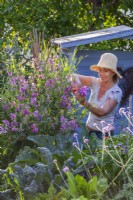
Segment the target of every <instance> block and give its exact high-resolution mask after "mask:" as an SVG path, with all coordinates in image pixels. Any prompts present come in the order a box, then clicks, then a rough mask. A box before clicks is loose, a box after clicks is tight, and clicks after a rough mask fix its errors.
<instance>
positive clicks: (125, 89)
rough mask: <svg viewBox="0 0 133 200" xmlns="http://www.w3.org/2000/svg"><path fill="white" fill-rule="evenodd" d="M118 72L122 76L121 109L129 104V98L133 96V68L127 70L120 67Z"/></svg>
mask: <svg viewBox="0 0 133 200" xmlns="http://www.w3.org/2000/svg"><path fill="white" fill-rule="evenodd" d="M117 70H118V72H119V73H120V74H121V76H122V78H121V79H120V80H119V83H118V85H119V87H120V88H121V89H122V99H121V102H120V107H122V106H124V105H126V103H127V102H128V100H129V96H130V95H133V67H129V68H127V69H126V70H122V68H121V67H118V68H117Z"/></svg>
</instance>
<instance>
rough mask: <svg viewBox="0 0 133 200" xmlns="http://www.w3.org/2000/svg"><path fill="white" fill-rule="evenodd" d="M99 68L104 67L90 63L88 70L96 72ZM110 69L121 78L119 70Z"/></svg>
mask: <svg viewBox="0 0 133 200" xmlns="http://www.w3.org/2000/svg"><path fill="white" fill-rule="evenodd" d="M99 68H105V67H103V66H99V65H91V66H90V70H92V71H96V72H98V71H99ZM106 69H110V68H108V67H106ZM110 70H111V71H113V72H114V73H115V74H116V75H117V76H118V77H119V78H122V76H121V75H120V74H119V72H117V71H116V70H114V69H110Z"/></svg>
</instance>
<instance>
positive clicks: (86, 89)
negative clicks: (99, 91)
mask: <svg viewBox="0 0 133 200" xmlns="http://www.w3.org/2000/svg"><path fill="white" fill-rule="evenodd" d="M87 92H88V88H87V87H86V86H83V87H81V88H79V89H78V93H79V94H80V95H81V96H82V97H86V96H87Z"/></svg>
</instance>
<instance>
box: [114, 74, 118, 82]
mask: <svg viewBox="0 0 133 200" xmlns="http://www.w3.org/2000/svg"><path fill="white" fill-rule="evenodd" d="M118 81H119V77H118V76H117V74H114V76H113V82H114V83H117V82H118Z"/></svg>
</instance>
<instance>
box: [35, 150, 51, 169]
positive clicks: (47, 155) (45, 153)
mask: <svg viewBox="0 0 133 200" xmlns="http://www.w3.org/2000/svg"><path fill="white" fill-rule="evenodd" d="M37 150H38V151H39V152H40V153H41V158H42V161H43V162H44V163H45V164H46V165H48V171H49V172H50V173H52V167H53V158H52V154H51V152H50V150H49V149H47V148H45V147H37Z"/></svg>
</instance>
